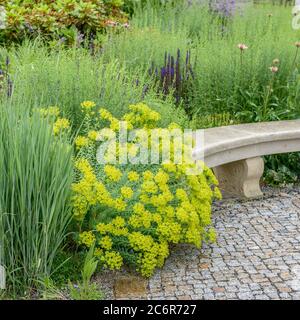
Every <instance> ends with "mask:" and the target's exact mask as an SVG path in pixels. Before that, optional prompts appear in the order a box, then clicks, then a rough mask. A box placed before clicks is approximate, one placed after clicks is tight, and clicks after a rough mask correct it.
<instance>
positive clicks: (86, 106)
mask: <svg viewBox="0 0 300 320" xmlns="http://www.w3.org/2000/svg"><path fill="white" fill-rule="evenodd" d="M95 106H96V103H95V102H93V101H83V102H82V103H81V110H82V112H84V113H90V112H92V110H93V109H94V107H95Z"/></svg>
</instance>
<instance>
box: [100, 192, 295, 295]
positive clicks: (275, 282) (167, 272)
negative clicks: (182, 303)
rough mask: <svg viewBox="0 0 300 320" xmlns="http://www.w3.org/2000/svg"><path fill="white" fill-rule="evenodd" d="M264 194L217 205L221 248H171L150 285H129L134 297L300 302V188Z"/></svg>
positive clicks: (215, 220) (215, 217)
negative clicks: (290, 300) (255, 197)
mask: <svg viewBox="0 0 300 320" xmlns="http://www.w3.org/2000/svg"><path fill="white" fill-rule="evenodd" d="M265 191H266V196H265V197H264V198H262V199H258V200H252V201H238V200H230V201H222V202H219V203H215V204H214V206H213V216H212V222H213V225H214V227H215V229H216V231H217V234H218V241H217V243H215V244H204V245H203V247H202V249H201V250H200V251H199V250H197V249H195V248H193V247H191V246H188V245H177V246H174V247H172V250H171V255H170V257H169V258H168V260H167V261H166V264H165V266H164V267H163V268H162V269H161V270H157V271H156V273H155V275H154V276H153V277H152V278H151V279H150V280H149V283H148V286H146V285H145V283H143V282H142V283H141V285H140V287H139V286H136V285H132V284H131V285H129V287H130V286H131V289H130V288H129V289H130V298H131V297H133V296H134V293H133V292H132V291H134V290H137V293H138V294H136V298H142V297H144V296H145V290H146V289H147V290H148V291H147V298H148V299H171V298H173V299H205V300H211V299H222V300H223V299H261V300H270V299H274V300H277V299H300V280H299V279H300V278H299V277H300V273H299V272H300V267H299V272H298V271H297V270H296V269H295V268H297V266H299V265H300V219H299V217H300V187H294V188H292V189H284V191H282V192H280V191H276V190H272V189H267V190H265ZM106 277H107V274H106ZM126 286H127V284H125V285H122V286H121V287H122V288H121V289H118V290H117V292H118V291H120V290H121V291H122V294H120V293H119V298H120V295H121V296H122V297H124V296H126V290H127V289H126ZM138 287H139V288H138ZM146 287H147V288H146ZM132 288H133V289H134V290H132ZM117 296H118V294H117ZM115 298H117V297H116V296H115Z"/></svg>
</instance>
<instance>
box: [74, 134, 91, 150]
mask: <svg viewBox="0 0 300 320" xmlns="http://www.w3.org/2000/svg"><path fill="white" fill-rule="evenodd" d="M88 144H89V139H88V138H86V137H83V136H77V138H76V139H75V146H76V149H77V150H79V149H81V148H82V147H85V146H87V145H88Z"/></svg>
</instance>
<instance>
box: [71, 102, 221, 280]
mask: <svg viewBox="0 0 300 320" xmlns="http://www.w3.org/2000/svg"><path fill="white" fill-rule="evenodd" d="M82 108H83V111H84V113H85V114H86V121H85V122H84V125H83V127H82V135H81V136H78V137H77V138H76V140H75V145H76V148H77V151H78V155H77V158H76V162H75V168H76V178H75V182H74V184H73V187H72V190H73V211H74V218H75V221H76V224H77V229H78V230H79V236H78V241H79V243H80V244H82V245H84V246H86V247H88V248H89V247H91V246H92V245H94V244H95V246H96V249H95V256H96V257H97V258H98V259H99V261H100V264H101V266H102V267H106V268H109V269H112V270H115V269H120V268H121V267H122V265H123V264H125V265H129V266H132V267H134V268H135V269H136V270H137V271H139V272H140V273H141V274H142V275H143V276H146V277H149V276H151V275H152V274H153V272H154V270H155V268H156V267H162V266H163V264H164V262H165V259H166V258H167V257H168V255H169V246H170V244H174V243H189V244H192V245H195V246H197V247H201V245H202V242H204V241H215V232H214V229H213V228H212V227H211V204H212V200H213V199H214V198H215V197H218V196H220V192H219V190H218V188H217V187H216V184H217V181H216V179H215V177H214V175H213V174H212V172H211V170H209V169H208V168H204V170H203V171H201V172H198V173H195V175H188V172H187V170H191V169H195V165H194V164H190V163H186V162H184V163H183V164H178V165H175V164H172V163H171V164H166V165H163V164H158V165H154V164H148V165H146V164H144V165H142V164H137V165H134V164H130V163H129V164H126V165H110V164H106V165H102V164H100V163H98V162H97V160H96V153H97V150H98V147H99V146H101V145H102V144H101V141H98V140H99V139H97V136H101V134H103V135H105V132H106V129H108V128H110V129H112V130H114V131H115V132H116V133H118V130H119V129H118V125H119V120H118V119H117V118H115V117H113V116H112V115H111V114H110V113H109V112H108V111H107V110H105V109H101V110H100V119H99V117H97V116H95V114H96V113H95V112H96V109H95V108H96V106H95V104H94V103H92V102H88V101H86V102H84V103H83V104H82ZM129 109H130V111H129V112H128V113H127V114H125V115H124V117H123V118H122V120H123V121H127V124H128V128H130V129H129V132H128V133H129V134H130V131H131V130H132V129H133V128H137V129H138V128H143V129H146V130H149V129H151V128H156V127H157V125H158V122H159V119H160V115H159V113H157V112H155V111H153V110H151V109H150V108H149V107H148V106H147V105H145V104H143V103H140V104H137V105H131V106H130V107H129ZM105 128H106V129H105ZM169 128H170V129H171V128H178V130H179V127H178V125H175V124H172V125H170V126H169ZM101 129H104V131H103V130H101ZM148 132H149V134H150V131H148ZM135 143H137V144H141V143H145V140H144V139H143V141H141V140H137V141H135ZM135 143H126V148H127V149H128V154H129V155H131V156H135V155H137V153H138V150H137V149H136V144H135ZM174 144H175V143H174ZM174 144H173V146H174ZM104 145H105V144H104ZM171 145H172V144H171ZM146 146H148V145H147V143H146ZM123 147H124V144H121V143H117V145H116V148H117V150H119V151H120V150H121V148H123ZM172 150H173V152H174V153H175V151H174V149H172V147H171V153H172ZM114 152H116V151H115V150H114V144H113V143H110V145H109V148H108V149H107V150H106V152H105V155H104V158H105V160H106V161H107V162H108V163H112V162H110V161H112V160H114V159H113V158H112V159H111V156H113V154H114ZM180 152H182V150H180ZM171 159H172V157H171Z"/></svg>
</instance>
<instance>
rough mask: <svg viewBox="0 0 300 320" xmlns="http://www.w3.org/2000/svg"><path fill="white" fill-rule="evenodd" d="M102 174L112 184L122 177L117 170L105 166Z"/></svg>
mask: <svg viewBox="0 0 300 320" xmlns="http://www.w3.org/2000/svg"><path fill="white" fill-rule="evenodd" d="M104 172H105V174H106V176H107V178H108V179H110V180H111V181H114V182H118V181H119V180H120V179H121V177H122V172H121V171H120V170H119V169H118V168H116V167H114V166H111V165H106V166H105V167H104Z"/></svg>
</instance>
